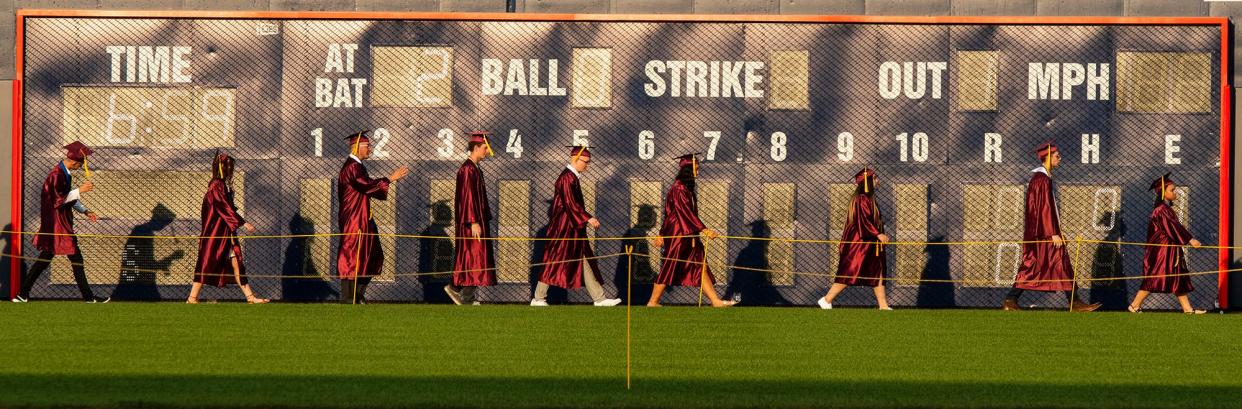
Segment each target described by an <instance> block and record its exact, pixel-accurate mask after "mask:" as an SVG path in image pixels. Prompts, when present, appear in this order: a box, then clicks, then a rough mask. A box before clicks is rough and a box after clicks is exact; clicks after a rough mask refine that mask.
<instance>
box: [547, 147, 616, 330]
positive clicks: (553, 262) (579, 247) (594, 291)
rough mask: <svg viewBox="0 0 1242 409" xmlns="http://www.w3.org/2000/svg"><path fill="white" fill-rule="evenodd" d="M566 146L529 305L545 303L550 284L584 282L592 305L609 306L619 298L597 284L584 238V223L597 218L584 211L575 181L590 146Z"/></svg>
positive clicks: (592, 258) (593, 223)
mask: <svg viewBox="0 0 1242 409" xmlns="http://www.w3.org/2000/svg"><path fill="white" fill-rule="evenodd" d="M568 148H570V149H569V157H570V160H569V165H566V166H565V169H563V170H561V175H560V176H558V177H557V178H556V184H555V185H554V186H553V188H552V190H553V193H552V206H551V207H549V208H548V233H547V237H548V238H549V239H551V240H549V241H548V242H547V245H546V246H545V247H544V251H543V263H544V266H543V273H541V274H540V275H539V284H537V285H536V286H535V296H534V298H532V299H531V300H530V305H532V306H535V307H546V306H548V289H549V288H550V286H556V287H560V288H581V287H583V285H585V286H586V289H587V293H589V294H590V295H591V300H592V301H594V302H595V306H597V307H611V306H614V305H617V304H620V303H621V299H620V298H607V296H605V295H604V287H603V286H602V285H600V283H602V282H603V279H601V278H600V275H599V264H597V263H596V262H595V253H594V252H592V251H591V243H590V242H589V241H587V240H586V239H587V231H586V229H587V228H588V227H590V228H592V229H598V228H599V220H596V219H595V216H591V214H590V213H587V211H586V203H585V202H584V201H583V199H582V185H581V183H580V182H579V180H580V179H581V178H582V174H583V173H586V171H587V168H588V167H589V166H590V164H591V150H590V149H589V147H587V146H569V147H568ZM556 239H563V240H556Z"/></svg>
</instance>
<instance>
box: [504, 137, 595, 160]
mask: <svg viewBox="0 0 1242 409" xmlns="http://www.w3.org/2000/svg"><path fill="white" fill-rule="evenodd" d="M484 140H486V139H484ZM487 149H488V151H489V152H490V151H491V149H492V148H491V147H490V146H489V147H488V148H487ZM585 150H586V147H582V148H578V153H577V154H575V155H574V162H573V163H578V159H580V158H582V152H583V151H585Z"/></svg>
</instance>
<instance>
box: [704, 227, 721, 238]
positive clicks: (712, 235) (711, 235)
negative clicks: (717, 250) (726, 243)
mask: <svg viewBox="0 0 1242 409" xmlns="http://www.w3.org/2000/svg"><path fill="white" fill-rule="evenodd" d="M699 234H701V235H703V237H705V238H707V239H708V240H711V239H714V238H716V237H719V236H720V233H716V231H715V230H712V229H703V231H701V232H699Z"/></svg>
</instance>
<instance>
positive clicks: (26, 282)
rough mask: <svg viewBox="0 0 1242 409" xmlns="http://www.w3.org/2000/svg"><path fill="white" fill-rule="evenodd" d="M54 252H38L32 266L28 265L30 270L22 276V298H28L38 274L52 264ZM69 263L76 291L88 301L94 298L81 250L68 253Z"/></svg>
mask: <svg viewBox="0 0 1242 409" xmlns="http://www.w3.org/2000/svg"><path fill="white" fill-rule="evenodd" d="M55 255H56V254H55V253H52V252H50V251H44V252H41V253H39V258H38V259H37V260H35V263H34V266H31V267H30V272H28V273H26V277H24V278H22V291H21V296H22V298H30V288H31V287H34V284H35V282H36V281H39V276H41V275H43V272H44V271H47V269H48V267H50V266H51V265H52V257H54V256H55ZM68 257H69V263H70V264H71V265H72V266H73V281H76V282H77V283H78V291H80V292H81V293H82V299H83V300H86V301H90V300H93V299H95V294H94V293H92V292H91V284H90V283H88V282H87V281H86V267H83V262H84V261H83V260H82V251H81V250H78V251H77V253H74V254H70V255H69V256H68Z"/></svg>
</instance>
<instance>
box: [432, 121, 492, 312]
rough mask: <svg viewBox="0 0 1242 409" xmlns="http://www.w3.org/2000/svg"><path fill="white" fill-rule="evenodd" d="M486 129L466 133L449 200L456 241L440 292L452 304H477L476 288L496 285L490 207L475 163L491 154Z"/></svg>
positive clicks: (480, 174)
mask: <svg viewBox="0 0 1242 409" xmlns="http://www.w3.org/2000/svg"><path fill="white" fill-rule="evenodd" d="M489 135H491V133H490V132H487V131H474V132H471V133H470V142H469V143H468V144H467V145H466V153H467V154H468V155H469V157H468V158H466V162H464V163H462V164H461V168H460V169H458V170H457V192H456V194H455V195H454V199H453V209H454V216H455V217H456V219H457V220H456V223H454V225H455V226H456V227H457V239H456V240H455V242H456V244H457V248H456V249H455V250H456V255H455V257H454V260H453V283H452V284H449V285H446V286H444V292H445V293H447V294H448V296H449V299H451V300H453V303H454V304H457V305H462V304H478V300H477V299H476V297H475V291H476V290H477V289H478V287H483V286H489V285H495V284H496V256H495V254H494V253H493V251H492V244H493V243H492V241H491V240H489V239H490V238H491V237H492V235H491V233H490V232H489V229H490V228H491V227H490V226H491V221H492V209H491V207H490V206H489V205H488V204H487V186H486V184H485V183H484V182H483V171H482V170H481V169H479V162H480V161H482V160H483V158H486V157H488V156H491V155H493V154H494V153H493V152H492V145H491V143H489V142H488V140H487V137H488V136H489Z"/></svg>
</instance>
